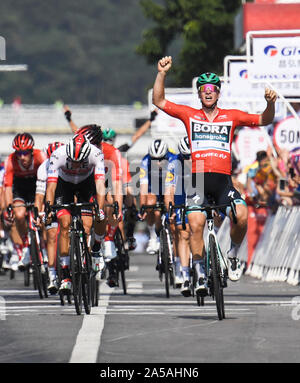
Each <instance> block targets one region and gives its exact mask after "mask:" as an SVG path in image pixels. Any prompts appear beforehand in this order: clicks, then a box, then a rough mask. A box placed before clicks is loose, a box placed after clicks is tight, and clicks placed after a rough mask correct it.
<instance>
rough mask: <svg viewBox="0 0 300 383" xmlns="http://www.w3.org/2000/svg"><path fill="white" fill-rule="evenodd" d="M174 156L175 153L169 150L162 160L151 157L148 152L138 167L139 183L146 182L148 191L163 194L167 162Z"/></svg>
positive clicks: (157, 194)
mask: <svg viewBox="0 0 300 383" xmlns="http://www.w3.org/2000/svg"><path fill="white" fill-rule="evenodd" d="M175 157H176V155H175V154H173V153H171V152H169V151H168V152H167V154H166V156H165V158H164V159H163V160H162V161H158V160H156V159H153V158H151V157H150V155H149V154H147V155H145V156H144V158H143V159H142V163H141V167H140V184H141V185H143V184H148V193H153V194H155V195H156V196H163V195H164V192H165V182H166V176H167V169H168V164H169V162H172V161H173V160H174V158H175Z"/></svg>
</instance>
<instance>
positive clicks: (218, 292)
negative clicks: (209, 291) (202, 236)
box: [209, 234, 225, 320]
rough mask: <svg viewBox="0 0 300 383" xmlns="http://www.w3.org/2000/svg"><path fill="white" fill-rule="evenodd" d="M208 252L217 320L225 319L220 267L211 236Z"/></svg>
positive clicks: (213, 238)
mask: <svg viewBox="0 0 300 383" xmlns="http://www.w3.org/2000/svg"><path fill="white" fill-rule="evenodd" d="M209 251H210V262H211V269H212V284H213V292H214V297H215V300H216V307H217V312H218V318H219V320H222V319H224V318H225V307H224V296H223V287H222V279H221V278H222V276H221V267H220V262H219V258H218V253H217V246H216V241H215V237H214V236H213V235H212V234H211V235H210V236H209Z"/></svg>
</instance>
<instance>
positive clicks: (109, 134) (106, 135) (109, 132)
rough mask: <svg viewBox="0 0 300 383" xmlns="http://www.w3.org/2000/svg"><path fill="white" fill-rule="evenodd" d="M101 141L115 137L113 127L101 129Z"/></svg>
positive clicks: (111, 139)
mask: <svg viewBox="0 0 300 383" xmlns="http://www.w3.org/2000/svg"><path fill="white" fill-rule="evenodd" d="M102 135H103V141H113V140H114V139H115V138H116V132H115V131H114V130H113V129H110V128H106V129H104V130H103V131H102Z"/></svg>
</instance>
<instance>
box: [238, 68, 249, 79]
mask: <svg viewBox="0 0 300 383" xmlns="http://www.w3.org/2000/svg"><path fill="white" fill-rule="evenodd" d="M239 75H240V77H241V78H243V79H245V80H246V79H247V78H248V71H247V69H242V70H241V71H240V73H239Z"/></svg>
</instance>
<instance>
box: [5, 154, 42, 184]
mask: <svg viewBox="0 0 300 383" xmlns="http://www.w3.org/2000/svg"><path fill="white" fill-rule="evenodd" d="M46 158H47V155H46V153H44V152H43V151H42V150H39V149H34V150H33V156H32V162H31V164H30V166H29V168H28V169H25V168H24V167H23V166H22V164H21V162H20V160H19V159H18V157H17V156H16V154H15V152H14V153H11V154H10V155H9V156H8V157H7V158H6V160H5V174H4V186H5V187H9V186H13V181H14V177H19V178H31V177H36V175H37V170H38V168H39V166H40V165H41V164H42V163H43V162H44V161H45V159H46Z"/></svg>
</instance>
